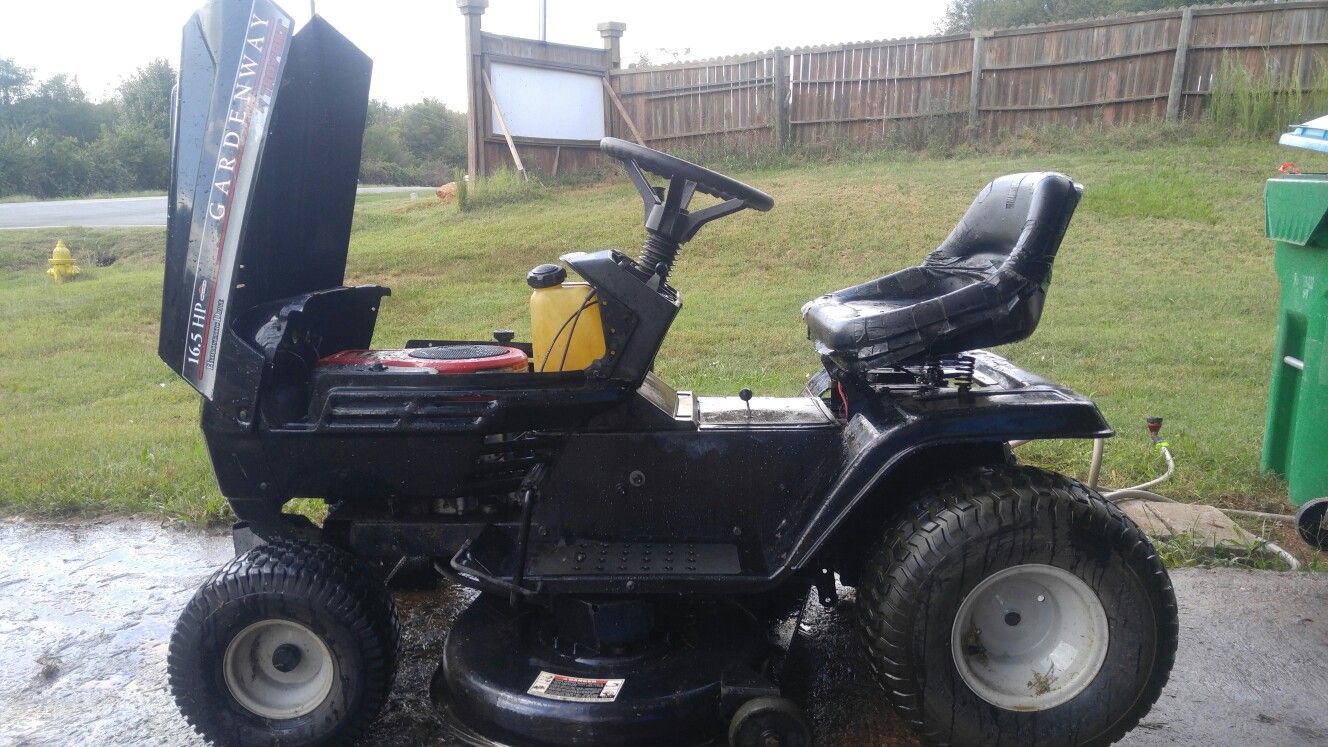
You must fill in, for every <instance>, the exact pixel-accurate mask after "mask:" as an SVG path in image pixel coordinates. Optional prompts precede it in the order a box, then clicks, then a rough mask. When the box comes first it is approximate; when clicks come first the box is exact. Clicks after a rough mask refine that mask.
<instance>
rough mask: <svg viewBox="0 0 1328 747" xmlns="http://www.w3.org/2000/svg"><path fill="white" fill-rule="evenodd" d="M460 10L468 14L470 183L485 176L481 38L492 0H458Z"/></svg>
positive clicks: (465, 14) (467, 105) (482, 52)
mask: <svg viewBox="0 0 1328 747" xmlns="http://www.w3.org/2000/svg"><path fill="white" fill-rule="evenodd" d="M456 4H457V9H458V10H460V11H461V15H463V16H465V17H466V93H467V94H469V98H468V99H467V102H466V110H467V111H466V172H467V173H469V174H470V181H471V183H472V184H473V183H475V182H477V181H479V180H480V179H481V178H483V175H484V174H483V171H484V164H483V157H482V155H481V153H480V147H481V146H482V145H483V143H484V134H483V133H482V132H480V130H481V129H482V128H483V122H484V117H483V116H482V114H483V111H484V109H483V107H484V103H485V98H484V90H483V86H484V84H483V82H481V80H480V75H481V74H482V73H483V72H484V61H483V60H482V59H481V56H482V55H483V54H484V41H483V39H482V38H481V37H480V16H482V15H484V9H485V8H487V7H489V0H456Z"/></svg>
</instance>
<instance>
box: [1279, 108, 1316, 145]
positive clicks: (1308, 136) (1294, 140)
mask: <svg viewBox="0 0 1328 747" xmlns="http://www.w3.org/2000/svg"><path fill="white" fill-rule="evenodd" d="M1278 142H1279V143H1281V144H1282V145H1290V146H1292V147H1295V148H1307V149H1309V150H1317V151H1320V152H1322V153H1328V115H1324V116H1322V117H1319V118H1318V119H1311V120H1310V121H1308V122H1305V123H1304V124H1298V125H1296V126H1294V127H1292V128H1291V132H1287V133H1283V135H1282V137H1281V138H1280V139H1279V140H1278Z"/></svg>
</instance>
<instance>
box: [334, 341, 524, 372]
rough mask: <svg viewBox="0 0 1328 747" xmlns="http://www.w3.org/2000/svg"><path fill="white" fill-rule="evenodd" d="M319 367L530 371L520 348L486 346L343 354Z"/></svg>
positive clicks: (433, 347)
mask: <svg viewBox="0 0 1328 747" xmlns="http://www.w3.org/2000/svg"><path fill="white" fill-rule="evenodd" d="M318 365H319V366H345V367H350V368H363V369H366V370H370V371H387V370H389V369H398V370H400V369H403V368H404V369H419V370H422V371H425V372H432V373H478V372H482V371H495V372H497V371H520V372H524V371H527V370H529V357H528V356H527V355H526V354H525V352H523V351H522V350H521V349H520V348H515V347H510V346H507V345H490V344H485V343H456V344H450V345H432V346H429V347H425V348H408V349H405V350H343V351H341V352H340V353H335V354H333V355H329V356H327V357H326V358H323V359H322V360H320V361H318Z"/></svg>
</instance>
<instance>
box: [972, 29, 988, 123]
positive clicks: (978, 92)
mask: <svg viewBox="0 0 1328 747" xmlns="http://www.w3.org/2000/svg"><path fill="white" fill-rule="evenodd" d="M986 49H987V37H986V35H985V34H983V33H981V32H978V31H974V32H973V76H972V78H971V80H970V82H969V84H968V129H969V130H970V132H976V131H977V129H978V125H979V124H981V123H982V62H983V59H984V58H985V56H986Z"/></svg>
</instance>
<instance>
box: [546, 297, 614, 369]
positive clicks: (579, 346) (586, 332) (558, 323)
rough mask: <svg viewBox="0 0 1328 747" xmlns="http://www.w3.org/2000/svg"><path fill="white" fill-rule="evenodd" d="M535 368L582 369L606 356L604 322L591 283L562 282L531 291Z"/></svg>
mask: <svg viewBox="0 0 1328 747" xmlns="http://www.w3.org/2000/svg"><path fill="white" fill-rule="evenodd" d="M530 331H531V335H530V337H531V347H532V348H533V351H534V355H533V356H531V357H532V362H533V364H534V367H535V370H536V371H579V370H581V369H584V368H586V367H587V366H589V365H590V364H591V363H594V362H595V361H596V360H598V359H600V358H602V357H604V326H603V323H602V322H601V321H600V316H599V304H598V303H597V302H596V298H595V292H594V291H593V290H592V289H591V287H590V284H589V283H561V284H559V285H553V286H550V287H548V288H536V289H535V292H534V293H531V294H530Z"/></svg>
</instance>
